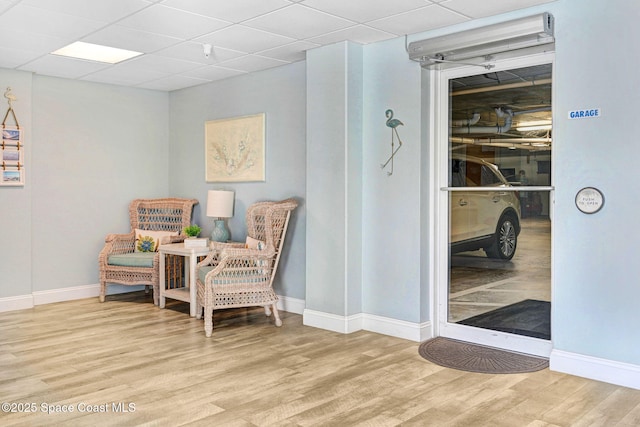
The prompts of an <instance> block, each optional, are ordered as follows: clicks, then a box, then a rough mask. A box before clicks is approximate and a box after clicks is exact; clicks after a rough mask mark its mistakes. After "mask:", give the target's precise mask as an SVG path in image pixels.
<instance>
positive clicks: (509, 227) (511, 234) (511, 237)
mask: <svg viewBox="0 0 640 427" xmlns="http://www.w3.org/2000/svg"><path fill="white" fill-rule="evenodd" d="M517 245H518V233H517V232H516V226H515V222H514V220H513V217H512V216H509V215H505V216H503V217H502V218H500V222H498V227H497V228H496V233H495V234H494V236H493V243H492V244H491V246H489V247H487V248H485V249H484V251H485V252H486V253H487V256H488V257H489V258H497V259H501V260H505V261H507V260H510V259H511V258H513V255H514V254H515V253H516V246H517Z"/></svg>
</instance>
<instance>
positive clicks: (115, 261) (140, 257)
mask: <svg viewBox="0 0 640 427" xmlns="http://www.w3.org/2000/svg"><path fill="white" fill-rule="evenodd" d="M156 254H157V252H133V253H129V254H118V255H109V258H108V259H107V264H109V265H118V266H121V267H153V258H155V256H156Z"/></svg>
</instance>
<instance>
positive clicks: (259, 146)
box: [205, 113, 265, 182]
mask: <svg viewBox="0 0 640 427" xmlns="http://www.w3.org/2000/svg"><path fill="white" fill-rule="evenodd" d="M205 173H206V181H207V182H248V181H264V180H265V114H264V113H260V114H254V115H251V116H243V117H234V118H228V119H220V120H211V121H208V122H205Z"/></svg>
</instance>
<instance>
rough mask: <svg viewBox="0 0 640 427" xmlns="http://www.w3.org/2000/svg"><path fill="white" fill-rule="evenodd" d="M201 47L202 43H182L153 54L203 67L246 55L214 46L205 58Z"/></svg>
mask: <svg viewBox="0 0 640 427" xmlns="http://www.w3.org/2000/svg"><path fill="white" fill-rule="evenodd" d="M202 45H203V43H198V42H182V43H180V44H177V45H174V46H171V47H168V48H166V49H162V50H159V51H157V52H155V54H156V55H158V56H166V57H167V58H175V59H182V60H185V61H192V62H197V63H199V64H203V65H211V64H215V63H217V62H222V61H227V60H229V59H233V58H238V57H240V56H243V55H246V53H245V52H238V51H236V50H230V49H225V48H222V47H219V46H214V47H213V49H212V51H211V55H210V56H209V58H207V57H205V56H204V49H203V47H202Z"/></svg>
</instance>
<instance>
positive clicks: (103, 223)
mask: <svg viewBox="0 0 640 427" xmlns="http://www.w3.org/2000/svg"><path fill="white" fill-rule="evenodd" d="M0 78H2V80H3V85H5V86H11V87H12V89H13V93H14V94H15V95H16V96H17V97H18V101H17V102H16V103H15V104H14V109H15V111H16V114H17V116H18V120H19V121H20V123H21V125H22V126H24V127H25V142H26V146H25V149H26V153H27V156H26V162H25V163H26V185H25V186H24V187H16V188H11V189H9V188H0V222H1V223H2V224H3V232H2V241H1V244H0V297H7V296H24V295H30V294H31V293H32V292H38V291H47V290H52V289H60V288H68V287H73V286H81V285H90V284H97V283H98V261H97V258H98V252H99V251H100V249H101V248H102V246H103V243H104V236H106V234H107V233H114V232H119V233H126V232H128V231H129V217H128V204H129V202H130V201H131V199H133V198H137V197H164V196H167V195H168V176H167V173H166V169H167V166H168V125H167V123H168V105H169V104H168V95H167V94H166V93H161V92H154V91H148V90H139V89H131V88H123V87H118V86H110V85H99V84H95V83H88V82H78V81H71V80H66V79H58V78H53V77H44V76H37V75H36V76H32V74H31V73H23V72H11V71H6V70H0Z"/></svg>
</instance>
